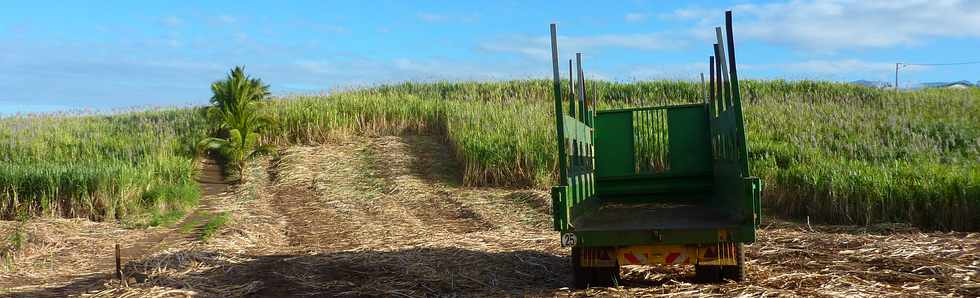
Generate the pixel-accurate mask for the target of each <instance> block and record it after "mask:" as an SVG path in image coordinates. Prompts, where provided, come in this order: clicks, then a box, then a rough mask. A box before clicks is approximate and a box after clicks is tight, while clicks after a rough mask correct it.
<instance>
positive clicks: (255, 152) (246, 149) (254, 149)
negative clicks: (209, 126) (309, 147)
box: [197, 129, 275, 182]
mask: <svg viewBox="0 0 980 298" xmlns="http://www.w3.org/2000/svg"><path fill="white" fill-rule="evenodd" d="M259 137H260V135H259V133H257V132H249V131H246V132H245V133H244V136H243V135H242V132H241V131H239V130H238V129H231V130H229V131H228V139H222V138H207V139H204V140H201V142H200V143H198V144H197V147H198V151H199V152H203V151H205V150H212V151H216V152H218V154H221V156H224V157H225V158H226V159H228V161H229V162H232V164H231V165H232V168H233V169H235V170H237V171H238V179H239V181H241V182H244V181H245V177H246V176H245V167H246V165H247V164H246V163H247V162H248V161H249V160H252V159H254V158H255V157H258V156H260V155H265V154H271V153H274V152H275V148H274V147H272V145H269V144H259Z"/></svg>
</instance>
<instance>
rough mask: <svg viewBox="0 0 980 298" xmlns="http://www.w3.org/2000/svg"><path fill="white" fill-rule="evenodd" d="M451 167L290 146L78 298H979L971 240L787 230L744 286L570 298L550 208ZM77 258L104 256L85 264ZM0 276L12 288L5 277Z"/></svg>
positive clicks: (441, 152)
mask: <svg viewBox="0 0 980 298" xmlns="http://www.w3.org/2000/svg"><path fill="white" fill-rule="evenodd" d="M449 156H451V155H450V154H449V152H448V151H447V149H446V148H445V147H444V146H442V145H441V143H440V142H439V141H438V138H436V137H426V136H404V137H381V138H352V139H348V140H346V141H338V142H334V143H331V144H326V145H320V146H315V147H294V148H290V149H288V150H286V152H285V154H284V155H283V156H282V158H281V159H280V160H276V161H263V162H256V163H254V164H253V168H252V169H251V171H250V174H251V176H250V177H251V179H250V180H249V182H248V183H247V184H246V185H244V186H242V187H239V188H238V189H236V190H235V191H234V192H233V193H229V194H224V195H215V196H209V197H208V198H206V200H208V201H209V202H212V203H211V204H212V206H211V208H213V209H215V210H223V211H231V214H232V221H231V223H230V224H229V225H228V226H226V227H225V228H224V229H222V232H221V234H220V235H218V236H216V237H215V238H214V239H213V240H211V241H209V242H206V243H205V242H201V241H198V240H196V239H193V238H188V237H170V238H169V239H168V240H167V242H166V243H167V245H166V247H161V248H160V249H158V250H155V252H156V253H155V254H152V255H148V256H146V257H144V258H142V259H140V260H136V261H133V262H130V263H129V264H128V265H127V267H126V270H125V271H126V272H127V274H129V275H146V277H147V279H146V280H145V281H144V282H140V283H134V284H130V285H128V286H124V285H120V284H119V283H117V282H108V283H105V285H104V286H102V287H100V288H96V289H92V290H89V291H87V293H86V294H88V295H94V296H127V295H139V296H157V295H163V296H177V297H179V296H184V295H194V294H196V295H202V296H257V297H267V296H409V297H416V296H433V295H440V296H441V295H452V294H463V295H475V296H515V295H532V296H554V295H609V294H611V295H681V296H698V295H722V296H733V295H739V294H743V295H766V294H777V295H791V296H792V295H799V296H839V295H847V296H862V295H863V296H881V295H913V296H934V295H946V294H952V295H956V296H978V295H980V283H978V282H980V277H978V276H977V273H978V271H980V235H977V234H967V233H920V232H918V231H916V230H914V229H908V228H903V227H898V226H880V227H874V228H849V227H828V226H813V227H808V226H806V225H799V224H791V223H784V222H771V223H767V227H766V228H764V229H762V230H761V231H760V234H759V235H760V237H759V238H760V239H759V242H757V243H756V244H753V245H751V246H750V247H749V250H748V256H749V258H750V260H751V261H750V262H749V266H750V267H749V275H748V279H749V280H748V281H747V282H745V283H740V284H734V283H727V284H720V285H699V284H693V283H692V276H691V275H692V274H693V272H692V268H688V267H654V268H648V267H630V268H624V271H623V274H624V277H625V280H624V281H623V284H624V287H621V288H611V289H592V290H588V291H578V292H571V291H569V290H567V289H564V288H563V287H564V286H566V285H567V281H568V279H569V278H570V276H569V275H570V272H569V266H568V262H569V261H568V258H567V254H568V252H567V249H562V248H560V247H558V243H557V242H558V241H557V235H556V234H555V232H553V231H551V230H550V215H548V212H549V211H548V209H549V207H548V206H550V203H549V202H548V197H547V195H546V194H545V193H544V192H541V191H534V190H508V189H493V188H481V189H473V188H463V187H460V186H459V181H458V180H457V177H459V175H458V172H457V171H459V168H458V166H457V165H456V164H454V163H452V162H448V161H447V160H450V158H448V157H449ZM108 227H109V225H108V224H98V226H97V227H96V228H108ZM127 233H135V232H127ZM64 236H70V235H64ZM110 236H111V235H108V234H107V236H106V237H110ZM32 245H34V244H32ZM88 255H89V256H90V257H92V258H100V257H105V255H104V252H101V251H98V250H93V251H91V252H89V254H88ZM43 259H44V257H43V256H42V257H37V258H35V260H38V262H40V260H43ZM58 269H62V271H67V272H71V271H70V270H67V268H65V267H60V266H58V265H56V264H54V265H51V270H50V272H61V273H58V274H62V275H66V274H67V275H71V274H69V273H65V272H62V271H59V270H58ZM46 272H47V271H46ZM44 274H47V273H44ZM51 274H54V273H51ZM40 275H43V274H40ZM0 278H6V279H7V280H0V284H4V282H7V283H11V282H13V283H16V282H17V281H12V280H11V278H17V276H16V275H14V276H8V275H3V274H2V271H0ZM41 278H43V276H42V277H41ZM25 282H26V281H25ZM65 289H79V287H77V285H73V284H72V282H69V283H68V284H67V285H66V284H53V285H48V286H45V287H32V286H27V287H19V288H16V289H14V290H13V292H8V294H12V295H15V296H20V295H23V296H36V295H51V294H52V293H59V292H55V291H64V290H65ZM3 293H4V292H3V291H0V294H3ZM60 293H63V292H60ZM83 293H84V292H78V293H77V294H83Z"/></svg>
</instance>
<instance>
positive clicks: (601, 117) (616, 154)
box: [595, 111, 634, 178]
mask: <svg viewBox="0 0 980 298" xmlns="http://www.w3.org/2000/svg"><path fill="white" fill-rule="evenodd" d="M595 138H596V143H595V151H596V152H595V155H596V156H595V158H596V174H597V175H598V176H599V177H600V178H601V177H614V176H628V175H633V170H634V159H633V113H632V112H630V111H625V112H615V113H599V114H598V115H596V119H595Z"/></svg>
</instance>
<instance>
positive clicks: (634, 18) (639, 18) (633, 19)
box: [624, 12, 650, 23]
mask: <svg viewBox="0 0 980 298" xmlns="http://www.w3.org/2000/svg"><path fill="white" fill-rule="evenodd" d="M649 17H650V14H646V13H638V12H631V13H627V14H626V16H625V17H624V19H626V21H627V22H630V23H638V22H643V21H646V20H647V18H649Z"/></svg>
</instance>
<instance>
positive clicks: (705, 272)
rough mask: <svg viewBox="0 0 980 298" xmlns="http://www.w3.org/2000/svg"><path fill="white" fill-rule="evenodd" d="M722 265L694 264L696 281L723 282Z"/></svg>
mask: <svg viewBox="0 0 980 298" xmlns="http://www.w3.org/2000/svg"><path fill="white" fill-rule="evenodd" d="M721 267H722V266H718V265H694V281H696V282H698V283H718V282H721Z"/></svg>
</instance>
